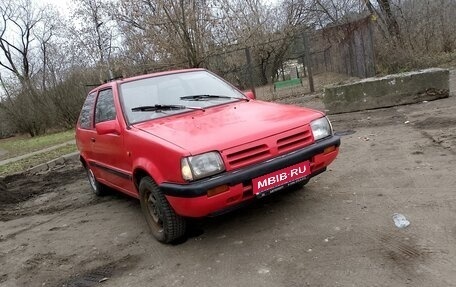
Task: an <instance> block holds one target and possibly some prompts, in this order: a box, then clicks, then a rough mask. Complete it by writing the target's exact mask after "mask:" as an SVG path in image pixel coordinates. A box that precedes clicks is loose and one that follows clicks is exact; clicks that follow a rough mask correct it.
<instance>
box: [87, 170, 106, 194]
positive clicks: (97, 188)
mask: <svg viewBox="0 0 456 287" xmlns="http://www.w3.org/2000/svg"><path fill="white" fill-rule="evenodd" d="M85 170H86V173H87V178H88V179H89V185H90V189H91V190H92V192H93V193H94V194H95V195H96V196H102V195H104V194H106V187H105V186H104V185H103V184H101V183H99V182H98V180H97V178H96V177H95V175H94V174H93V171H92V169H91V168H90V167H89V166H85Z"/></svg>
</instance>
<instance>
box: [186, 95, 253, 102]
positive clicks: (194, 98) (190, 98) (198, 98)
mask: <svg viewBox="0 0 456 287" xmlns="http://www.w3.org/2000/svg"><path fill="white" fill-rule="evenodd" d="M180 99H181V100H187V101H207V100H212V99H227V100H232V99H235V100H244V101H247V102H248V101H249V99H247V98H238V97H229V96H218V95H193V96H184V97H180Z"/></svg>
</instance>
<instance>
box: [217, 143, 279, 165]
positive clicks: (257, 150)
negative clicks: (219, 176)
mask: <svg viewBox="0 0 456 287" xmlns="http://www.w3.org/2000/svg"><path fill="white" fill-rule="evenodd" d="M270 153H271V151H270V150H269V148H268V146H267V145H266V144H261V145H257V146H253V147H249V148H247V149H243V150H239V151H237V152H233V153H230V154H227V155H226V159H227V160H228V164H229V165H230V166H231V167H232V168H237V167H241V166H245V165H248V164H250V163H254V162H257V161H260V160H261V159H264V158H267V157H268V156H269V155H270Z"/></svg>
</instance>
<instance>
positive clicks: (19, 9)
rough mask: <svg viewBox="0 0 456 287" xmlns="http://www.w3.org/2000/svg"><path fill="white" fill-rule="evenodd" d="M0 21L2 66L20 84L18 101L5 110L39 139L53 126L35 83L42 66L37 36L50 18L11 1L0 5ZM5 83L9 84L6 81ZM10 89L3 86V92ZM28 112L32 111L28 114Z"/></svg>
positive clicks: (24, 0)
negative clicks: (39, 66) (41, 134)
mask: <svg viewBox="0 0 456 287" xmlns="http://www.w3.org/2000/svg"><path fill="white" fill-rule="evenodd" d="M0 17H1V23H0V53H1V54H0V55H1V57H0V66H1V67H2V68H3V69H5V70H6V71H8V72H9V73H10V74H11V75H12V76H13V77H14V78H13V79H11V81H14V80H17V81H18V82H19V84H20V85H19V88H16V89H15V91H14V92H15V94H16V96H15V99H14V101H13V99H12V97H11V96H10V97H9V104H8V105H2V107H3V108H4V109H5V110H6V111H7V112H8V113H9V114H10V115H11V118H13V119H15V124H16V125H17V126H18V127H19V129H21V130H24V131H27V132H28V133H29V134H30V135H31V136H35V135H37V134H40V133H42V132H44V131H45V129H46V127H47V125H48V124H49V113H46V112H45V111H46V110H47V109H48V108H49V107H48V103H47V101H46V98H44V97H42V95H41V92H40V91H39V90H38V89H37V88H36V86H35V83H34V76H35V75H36V72H37V69H36V66H37V64H38V61H36V59H35V56H36V51H37V49H36V46H37V44H38V43H37V39H36V37H35V32H38V31H40V30H41V31H44V30H45V29H44V28H43V27H44V26H43V25H42V24H43V23H44V19H45V18H46V14H45V12H44V10H43V9H42V8H36V7H35V6H34V5H33V4H32V2H31V1H30V0H22V1H11V0H9V1H6V2H3V3H2V4H1V5H0ZM43 29H44V30H43ZM44 33H46V32H44ZM51 37H52V36H50V37H48V39H47V41H49V40H50V38H51ZM2 82H3V83H5V79H4V78H2ZM6 87H7V85H5V84H3V89H6ZM9 92H10V93H9V95H11V94H13V93H12V91H9ZM24 109H28V114H25V113H24V112H23V110H24Z"/></svg>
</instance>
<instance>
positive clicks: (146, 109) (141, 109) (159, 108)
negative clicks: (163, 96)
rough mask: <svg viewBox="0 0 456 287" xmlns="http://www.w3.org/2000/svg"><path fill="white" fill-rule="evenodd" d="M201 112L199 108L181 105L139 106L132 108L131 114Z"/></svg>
mask: <svg viewBox="0 0 456 287" xmlns="http://www.w3.org/2000/svg"><path fill="white" fill-rule="evenodd" d="M185 109H190V110H203V111H204V109H203V108H200V107H187V106H183V105H153V106H139V107H135V108H132V109H131V111H132V112H159V111H174V110H185Z"/></svg>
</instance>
